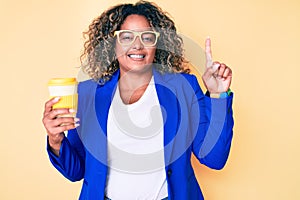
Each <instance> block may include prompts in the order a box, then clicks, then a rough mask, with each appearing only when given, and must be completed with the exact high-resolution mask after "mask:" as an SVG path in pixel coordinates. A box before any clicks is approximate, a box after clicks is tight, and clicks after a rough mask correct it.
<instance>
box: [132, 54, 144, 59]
mask: <svg viewBox="0 0 300 200" xmlns="http://www.w3.org/2000/svg"><path fill="white" fill-rule="evenodd" d="M129 57H130V58H144V57H145V56H144V55H140V54H139V55H137V54H130V55H129Z"/></svg>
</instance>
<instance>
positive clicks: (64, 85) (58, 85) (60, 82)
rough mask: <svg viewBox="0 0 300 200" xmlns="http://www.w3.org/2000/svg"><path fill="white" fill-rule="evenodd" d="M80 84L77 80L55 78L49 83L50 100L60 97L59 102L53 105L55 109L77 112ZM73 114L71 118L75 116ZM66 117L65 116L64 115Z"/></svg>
mask: <svg viewBox="0 0 300 200" xmlns="http://www.w3.org/2000/svg"><path fill="white" fill-rule="evenodd" d="M77 85H78V82H77V80H76V78H53V79H51V80H50V81H49V82H48V89H49V94H50V98H53V97H60V99H59V101H58V102H57V103H56V104H54V105H53V109H55V108H68V109H73V110H77V103H78V94H77ZM75 115H76V113H73V114H72V115H71V116H75ZM64 116H65V115H64Z"/></svg>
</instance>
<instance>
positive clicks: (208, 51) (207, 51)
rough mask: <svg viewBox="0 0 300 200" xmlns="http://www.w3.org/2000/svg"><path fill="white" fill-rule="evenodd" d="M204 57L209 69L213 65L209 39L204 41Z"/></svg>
mask: <svg viewBox="0 0 300 200" xmlns="http://www.w3.org/2000/svg"><path fill="white" fill-rule="evenodd" d="M205 56H206V67H207V68H209V67H211V66H212V64H213V61H212V53H211V41H210V38H207V39H206V41H205Z"/></svg>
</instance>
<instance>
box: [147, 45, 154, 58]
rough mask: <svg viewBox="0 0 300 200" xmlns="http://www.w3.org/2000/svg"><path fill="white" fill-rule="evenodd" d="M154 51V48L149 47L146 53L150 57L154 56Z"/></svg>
mask: <svg viewBox="0 0 300 200" xmlns="http://www.w3.org/2000/svg"><path fill="white" fill-rule="evenodd" d="M155 52H156V48H153V49H150V50H149V52H148V55H149V56H150V57H151V59H153V58H154V56H155Z"/></svg>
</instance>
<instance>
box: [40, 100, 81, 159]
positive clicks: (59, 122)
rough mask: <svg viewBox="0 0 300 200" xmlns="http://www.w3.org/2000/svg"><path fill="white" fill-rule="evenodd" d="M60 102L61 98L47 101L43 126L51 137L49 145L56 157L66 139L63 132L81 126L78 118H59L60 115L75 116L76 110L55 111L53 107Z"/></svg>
mask: <svg viewBox="0 0 300 200" xmlns="http://www.w3.org/2000/svg"><path fill="white" fill-rule="evenodd" d="M59 100H60V98H59V97H55V98H52V99H50V100H49V101H47V102H46V103H45V110H44V114H43V124H44V127H45V128H46V130H47V134H48V136H49V145H50V147H51V148H52V150H53V152H54V153H55V154H56V155H59V149H60V146H61V142H62V140H63V139H64V137H65V135H64V133H63V132H64V131H67V130H70V129H74V128H76V127H78V126H79V124H77V122H78V121H79V119H78V118H74V117H58V116H59V115H63V114H64V115H65V114H73V113H74V112H75V110H73V109H67V108H60V109H53V108H52V107H53V105H54V104H56V103H57V102H58V101H59Z"/></svg>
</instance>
